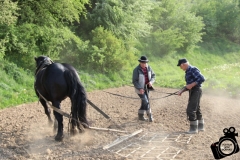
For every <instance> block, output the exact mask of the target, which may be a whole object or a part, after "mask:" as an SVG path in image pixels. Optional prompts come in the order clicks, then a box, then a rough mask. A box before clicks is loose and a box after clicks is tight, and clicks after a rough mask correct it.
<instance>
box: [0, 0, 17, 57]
mask: <svg viewBox="0 0 240 160" xmlns="http://www.w3.org/2000/svg"><path fill="white" fill-rule="evenodd" d="M18 10H19V8H18V7H17V3H14V2H12V1H10V0H4V1H1V2H0V11H1V12H0V59H2V58H3V57H4V55H5V50H6V47H5V44H6V43H8V34H7V33H8V29H9V27H11V25H14V24H15V23H16V21H17V16H18V14H17V11H18Z"/></svg>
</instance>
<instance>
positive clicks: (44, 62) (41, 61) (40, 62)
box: [34, 56, 54, 75]
mask: <svg viewBox="0 0 240 160" xmlns="http://www.w3.org/2000/svg"><path fill="white" fill-rule="evenodd" d="M34 59H35V61H36V66H37V70H36V73H35V74H36V75H37V73H38V72H39V71H40V70H42V69H43V68H45V67H46V66H48V65H50V64H52V63H54V62H53V61H52V60H51V59H50V58H49V57H47V56H39V57H37V58H36V57H35V58H34Z"/></svg>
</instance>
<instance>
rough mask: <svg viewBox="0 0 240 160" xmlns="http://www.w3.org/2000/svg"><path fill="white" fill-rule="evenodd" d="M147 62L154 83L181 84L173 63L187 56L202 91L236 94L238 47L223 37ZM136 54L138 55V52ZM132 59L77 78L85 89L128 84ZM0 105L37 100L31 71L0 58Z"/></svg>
mask: <svg viewBox="0 0 240 160" xmlns="http://www.w3.org/2000/svg"><path fill="white" fill-rule="evenodd" d="M147 56H148V58H149V60H150V62H149V65H151V67H152V68H153V70H154V72H155V73H156V83H155V84H154V86H158V87H169V88H179V89H180V88H181V87H183V86H184V85H185V80H184V75H185V73H184V71H182V70H181V69H180V68H179V67H177V66H176V65H177V62H178V59H180V58H187V59H188V60H189V62H190V64H192V65H194V66H196V67H198V68H199V69H200V71H201V72H202V74H203V75H204V76H205V78H206V81H205V82H204V84H203V88H204V90H205V91H215V93H219V92H220V91H221V92H225V93H228V95H230V96H232V97H240V90H239V89H238V88H240V63H239V59H240V47H239V46H238V45H235V44H231V43H226V42H223V41H217V42H211V43H210V42H209V43H205V44H202V45H201V47H200V48H198V49H195V50H194V51H193V52H192V53H172V54H168V55H165V56H163V57H158V56H152V55H147ZM139 57H140V55H139ZM137 60H138V59H136V63H135V64H134V65H132V66H129V67H128V68H127V69H125V70H120V71H119V72H117V73H112V74H108V75H104V74H100V73H94V72H93V73H91V74H90V73H86V72H84V71H81V72H79V75H80V79H81V81H82V83H83V85H84V87H85V88H86V90H87V91H88V92H91V91H94V90H101V89H105V88H112V87H120V86H124V85H132V83H131V81H132V71H133V69H134V68H135V67H136V66H137V65H138V61H137ZM0 67H1V68H3V69H2V70H1V71H0V74H1V80H0V102H1V103H0V109H2V108H6V107H12V106H16V105H19V104H23V103H28V102H33V101H37V100H38V99H37V97H36V95H35V92H34V88H33V84H34V72H33V71H29V70H28V71H26V70H23V69H21V68H19V67H17V66H16V65H15V64H12V63H9V62H6V61H1V62H0Z"/></svg>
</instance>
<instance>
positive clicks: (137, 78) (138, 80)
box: [132, 65, 155, 94]
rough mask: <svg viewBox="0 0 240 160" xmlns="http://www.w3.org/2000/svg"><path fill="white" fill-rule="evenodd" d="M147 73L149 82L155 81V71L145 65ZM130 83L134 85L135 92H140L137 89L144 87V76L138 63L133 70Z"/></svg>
mask: <svg viewBox="0 0 240 160" xmlns="http://www.w3.org/2000/svg"><path fill="white" fill-rule="evenodd" d="M147 73H148V79H149V82H150V83H151V84H153V83H154V82H155V73H154V72H153V70H152V68H151V67H150V66H149V65H147ZM132 83H133V85H134V87H135V91H136V93H137V94H140V91H139V90H140V89H144V86H145V77H144V73H143V71H142V68H141V66H140V65H138V66H137V67H136V68H135V69H134V70H133V76H132Z"/></svg>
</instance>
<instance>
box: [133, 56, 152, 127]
mask: <svg viewBox="0 0 240 160" xmlns="http://www.w3.org/2000/svg"><path fill="white" fill-rule="evenodd" d="M138 61H139V62H140V63H139V65H138V66H137V67H136V68H135V69H134V70H133V76H132V83H133V85H134V87H135V91H136V93H137V94H138V96H139V97H140V98H141V100H142V104H141V107H140V109H139V110H138V119H139V120H141V121H146V120H147V119H145V118H144V113H145V112H146V113H147V116H148V120H149V122H153V117H152V113H151V108H150V105H149V99H148V98H149V95H148V90H147V89H148V88H152V84H153V83H154V81H155V73H154V72H153V70H152V68H151V67H150V66H149V65H148V64H147V63H148V59H147V57H146V56H141V58H140V59H139V60H138ZM146 86H147V87H148V88H146Z"/></svg>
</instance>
